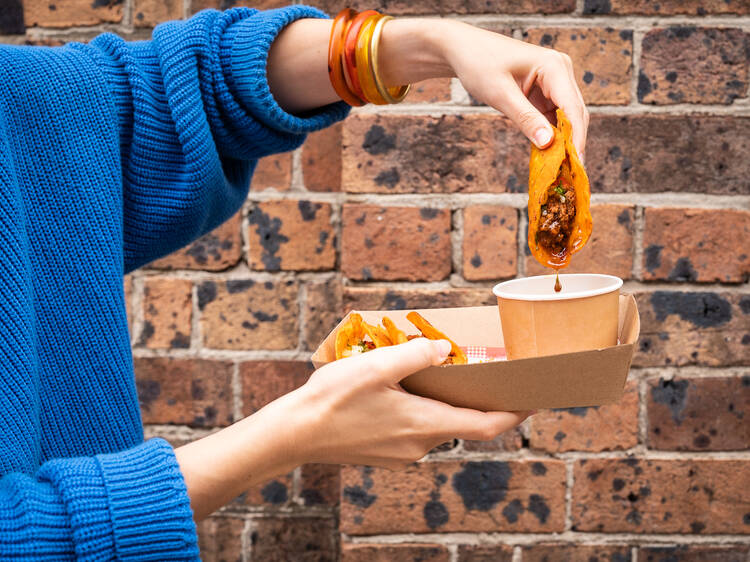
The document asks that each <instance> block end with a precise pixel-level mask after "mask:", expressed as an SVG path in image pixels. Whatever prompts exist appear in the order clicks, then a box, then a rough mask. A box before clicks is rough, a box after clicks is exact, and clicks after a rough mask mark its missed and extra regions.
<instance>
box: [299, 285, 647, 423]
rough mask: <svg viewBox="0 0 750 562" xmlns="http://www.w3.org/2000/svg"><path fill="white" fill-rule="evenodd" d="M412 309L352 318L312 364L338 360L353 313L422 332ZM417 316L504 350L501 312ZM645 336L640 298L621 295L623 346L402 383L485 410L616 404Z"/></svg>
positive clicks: (432, 372) (449, 369)
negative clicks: (341, 337)
mask: <svg viewBox="0 0 750 562" xmlns="http://www.w3.org/2000/svg"><path fill="white" fill-rule="evenodd" d="M410 310H411V309H407V310H382V311H351V312H349V314H347V316H346V317H345V318H344V319H343V320H342V321H341V322H340V323H339V325H338V326H336V328H334V329H333V331H332V332H331V333H330V334H328V336H327V337H326V339H325V340H324V341H323V343H321V344H320V346H319V347H318V349H317V350H316V351H315V353H314V354H313V356H312V362H313V364H314V365H315V367H316V368H319V367H321V366H323V365H325V364H326V363H329V362H331V361H334V360H335V357H336V355H335V351H334V342H335V338H336V332H337V331H338V328H339V326H341V325H342V324H343V323H344V322H346V320H347V319H348V317H349V315H350V314H352V313H353V312H359V314H361V315H362V318H363V319H364V320H365V321H366V322H369V323H371V324H379V323H380V322H381V320H382V318H383V316H388V317H389V318H390V319H391V320H393V322H394V323H395V324H396V326H398V327H399V328H400V329H402V330H403V331H405V332H406V333H407V334H415V333H417V329H416V328H415V327H414V326H413V325H412V324H411V323H410V322H409V321H408V320H406V314H407V313H408V312H409V311H410ZM417 311H418V312H419V313H420V314H421V315H422V316H424V317H425V318H426V319H427V320H428V321H429V322H430V323H432V324H433V325H434V326H435V327H436V328H437V329H438V330H441V331H442V332H444V333H445V334H446V335H448V336H449V337H450V338H451V339H453V340H454V341H455V342H456V343H457V344H458V345H460V346H461V347H463V348H468V347H470V346H480V347H487V348H489V349H497V348H502V347H503V336H502V328H501V325H500V314H499V313H498V308H497V306H478V307H466V308H434V309H417ZM639 332H640V318H639V316H638V308H637V306H636V302H635V298H633V296H632V295H620V310H619V329H618V341H619V343H618V345H615V346H612V347H607V348H604V349H597V350H592V351H579V352H576V353H566V354H561V355H548V356H545V357H535V358H530V359H517V360H514V361H491V362H483V363H475V364H468V365H441V366H436V367H428V368H427V369H424V370H422V371H419V372H417V373H414V374H413V375H410V376H409V377H407V378H405V379H404V380H403V381H402V382H401V385H402V386H403V387H404V388H405V389H406V390H407V391H409V392H412V393H414V394H418V395H420V396H426V397H429V398H434V399H436V400H441V401H443V402H447V403H448V404H452V405H454V406H462V407H468V408H475V409H478V410H485V411H486V410H508V411H510V410H532V409H540V408H572V407H581V406H599V405H602V404H611V403H613V402H617V401H618V400H619V399H620V397H621V396H622V393H623V389H624V387H625V380H626V378H627V376H628V371H629V369H630V361H631V359H632V357H633V351H634V350H635V344H636V341H637V339H638V334H639Z"/></svg>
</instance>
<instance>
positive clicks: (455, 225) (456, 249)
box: [451, 209, 464, 277]
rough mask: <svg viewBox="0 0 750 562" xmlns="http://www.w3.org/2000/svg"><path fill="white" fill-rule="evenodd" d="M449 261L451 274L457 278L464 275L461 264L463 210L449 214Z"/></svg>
mask: <svg viewBox="0 0 750 562" xmlns="http://www.w3.org/2000/svg"><path fill="white" fill-rule="evenodd" d="M451 223H452V228H451V261H452V270H453V271H452V274H453V275H458V276H459V277H461V276H463V274H464V264H463V255H464V249H463V240H464V215H463V209H454V210H453V211H452V212H451Z"/></svg>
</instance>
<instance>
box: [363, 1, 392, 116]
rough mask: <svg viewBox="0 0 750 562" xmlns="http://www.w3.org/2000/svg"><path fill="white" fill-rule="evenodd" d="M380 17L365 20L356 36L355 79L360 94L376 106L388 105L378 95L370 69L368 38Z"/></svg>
mask: <svg viewBox="0 0 750 562" xmlns="http://www.w3.org/2000/svg"><path fill="white" fill-rule="evenodd" d="M382 17H384V16H382V15H377V16H370V17H369V18H367V20H365V22H364V23H363V24H362V29H361V30H360V32H359V34H358V35H357V49H356V60H357V77H358V78H359V85H360V87H361V88H362V92H363V93H364V94H365V99H366V100H367V101H369V102H370V103H374V104H376V105H386V104H387V103H388V102H387V101H386V100H385V98H383V96H381V95H380V92H378V88H377V86H376V85H375V81H374V79H373V76H372V72H371V68H370V57H371V53H370V38H371V37H372V32H373V31H374V29H375V25H376V24H377V22H378V20H380V18H382Z"/></svg>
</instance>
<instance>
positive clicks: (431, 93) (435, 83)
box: [406, 78, 451, 103]
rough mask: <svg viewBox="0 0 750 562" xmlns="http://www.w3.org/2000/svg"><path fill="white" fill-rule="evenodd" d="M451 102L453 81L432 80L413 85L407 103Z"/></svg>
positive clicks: (448, 79)
mask: <svg viewBox="0 0 750 562" xmlns="http://www.w3.org/2000/svg"><path fill="white" fill-rule="evenodd" d="M449 101H451V79H450V78H432V79H430V80H423V81H422V82H417V83H416V84H412V87H411V90H409V93H408V94H407V96H406V103H447V102H449Z"/></svg>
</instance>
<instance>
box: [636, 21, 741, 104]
mask: <svg viewBox="0 0 750 562" xmlns="http://www.w3.org/2000/svg"><path fill="white" fill-rule="evenodd" d="M748 52H749V51H748V42H747V36H746V35H745V33H744V32H743V31H742V30H741V29H720V28H696V27H695V26H674V27H669V28H665V29H652V30H650V31H649V32H648V33H646V35H645V37H644V38H643V41H642V47H641V53H642V54H641V71H640V74H639V75H638V101H640V102H641V103H653V104H672V103H723V104H730V103H732V102H733V101H734V99H735V98H740V97H745V95H746V93H747V66H748Z"/></svg>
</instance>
